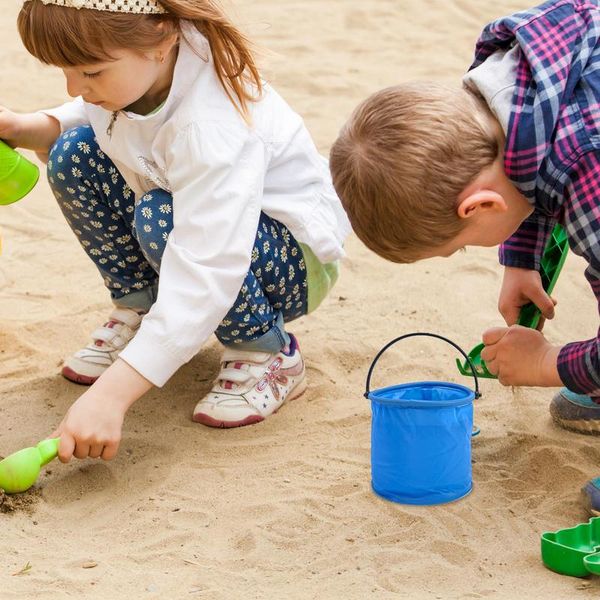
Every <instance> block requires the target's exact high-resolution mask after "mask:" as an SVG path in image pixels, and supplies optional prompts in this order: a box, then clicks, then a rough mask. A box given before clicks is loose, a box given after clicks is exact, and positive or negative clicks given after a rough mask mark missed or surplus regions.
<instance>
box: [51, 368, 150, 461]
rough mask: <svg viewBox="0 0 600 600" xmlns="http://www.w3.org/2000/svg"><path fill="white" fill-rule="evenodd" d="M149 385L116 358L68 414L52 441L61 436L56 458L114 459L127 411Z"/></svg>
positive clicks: (143, 378)
mask: <svg viewBox="0 0 600 600" xmlns="http://www.w3.org/2000/svg"><path fill="white" fill-rule="evenodd" d="M150 388H152V384H151V383H150V382H149V381H148V380H147V379H146V378H145V377H143V376H142V375H140V373H138V372H137V371H136V370H135V369H134V368H133V367H131V366H130V365H129V364H128V363H126V362H125V361H124V360H122V359H120V358H118V359H117V360H116V361H115V362H114V363H113V364H112V365H111V366H110V367H109V368H108V369H106V371H105V372H104V373H103V374H102V375H101V376H100V378H99V379H98V380H97V381H96V383H94V385H92V387H90V389H89V390H88V391H87V392H85V393H84V394H83V395H82V396H80V397H79V399H78V400H76V401H75V403H74V404H73V405H72V406H71V408H70V409H69V410H68V411H67V414H66V415H65V418H64V419H63V420H62V422H61V424H60V425H59V426H58V428H57V429H56V431H55V432H54V433H53V434H52V436H51V437H58V436H60V446H59V448H58V458H59V459H60V460H61V462H69V461H70V460H71V457H72V456H75V457H76V458H87V457H88V456H89V457H90V458H103V459H104V460H110V459H111V458H114V457H115V455H116V454H117V450H118V449H119V443H120V442H121V428H122V426H123V419H124V417H125V413H126V412H127V409H128V408H129V407H130V406H131V405H132V404H133V403H134V402H135V401H136V400H137V399H138V398H140V397H141V396H143V395H144V394H145V393H146V392H147V391H148V390H149V389H150Z"/></svg>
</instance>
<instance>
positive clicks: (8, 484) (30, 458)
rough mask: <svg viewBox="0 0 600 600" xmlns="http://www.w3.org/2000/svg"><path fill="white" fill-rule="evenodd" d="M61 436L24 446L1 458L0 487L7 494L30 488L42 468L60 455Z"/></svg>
mask: <svg viewBox="0 0 600 600" xmlns="http://www.w3.org/2000/svg"><path fill="white" fill-rule="evenodd" d="M59 442H60V438H53V439H50V440H44V441H42V442H40V443H39V444H38V445H37V446H34V447H33V448H24V449H23V450H19V451H18V452H15V453H14V454H11V455H10V456H7V457H6V458H5V459H4V460H0V488H1V489H3V490H4V491H5V492H6V493H7V494H18V493H19V492H24V491H26V490H28V489H29V488H30V487H31V486H32V485H33V484H34V483H35V481H36V479H37V478H38V475H39V474H40V470H41V469H42V467H43V466H44V465H47V464H48V463H49V462H50V461H51V460H54V459H55V458H56V457H57V456H58V443H59Z"/></svg>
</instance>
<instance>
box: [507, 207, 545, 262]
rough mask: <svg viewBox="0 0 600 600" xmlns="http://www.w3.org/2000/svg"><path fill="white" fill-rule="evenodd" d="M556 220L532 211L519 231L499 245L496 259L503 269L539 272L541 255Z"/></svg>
mask: <svg viewBox="0 0 600 600" xmlns="http://www.w3.org/2000/svg"><path fill="white" fill-rule="evenodd" d="M555 225H556V219H552V218H551V217H548V216H546V215H544V214H542V213H540V212H538V211H534V212H533V213H531V215H529V217H527V219H525V220H524V221H523V222H522V223H521V225H520V226H519V229H517V231H515V233H513V234H512V236H511V237H510V238H508V240H506V241H505V242H504V243H503V244H501V245H500V249H499V253H498V257H499V259H500V264H502V265H504V266H505V267H518V268H520V269H531V270H535V271H539V270H540V265H541V259H542V254H543V252H544V247H545V246H546V242H547V241H548V239H549V237H550V234H551V232H552V229H553V228H554V226H555Z"/></svg>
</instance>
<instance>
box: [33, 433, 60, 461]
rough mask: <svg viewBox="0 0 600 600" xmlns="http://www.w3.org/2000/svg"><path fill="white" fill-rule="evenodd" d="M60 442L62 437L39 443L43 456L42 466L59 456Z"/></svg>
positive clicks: (38, 447)
mask: <svg viewBox="0 0 600 600" xmlns="http://www.w3.org/2000/svg"><path fill="white" fill-rule="evenodd" d="M59 444H60V438H51V439H49V440H43V441H41V442H40V443H39V444H38V445H37V449H38V450H39V451H40V456H41V457H42V465H41V466H42V467H43V466H44V465H47V464H48V463H49V462H50V461H51V460H54V459H55V458H56V457H57V456H58V445H59Z"/></svg>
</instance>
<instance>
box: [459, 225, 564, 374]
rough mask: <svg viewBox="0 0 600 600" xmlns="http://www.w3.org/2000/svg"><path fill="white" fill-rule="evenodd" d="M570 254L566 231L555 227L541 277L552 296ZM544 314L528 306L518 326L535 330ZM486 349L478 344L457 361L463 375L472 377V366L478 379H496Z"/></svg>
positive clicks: (530, 305) (544, 286)
mask: <svg viewBox="0 0 600 600" xmlns="http://www.w3.org/2000/svg"><path fill="white" fill-rule="evenodd" d="M568 252H569V241H568V239H567V233H566V231H565V230H564V229H563V228H562V227H561V226H560V225H555V226H554V229H553V230H552V234H551V235H550V239H549V240H548V242H547V244H546V247H545V248H544V253H543V255H542V260H541V265H540V276H541V278H542V287H543V288H544V290H545V291H546V293H547V294H551V293H552V290H553V289H554V285H555V284H556V280H557V279H558V275H559V274H560V271H561V269H562V267H563V265H564V264H565V259H566V258H567V254H568ZM541 316H542V313H541V312H540V309H539V308H538V307H537V306H536V305H535V304H532V303H529V304H526V305H525V306H523V307H522V308H521V312H520V313H519V319H518V321H517V324H518V325H522V326H523V327H530V328H531V329H535V328H536V327H537V326H538V323H539V322H540V318H541ZM484 348H485V345H484V344H478V345H477V346H475V348H473V349H472V350H471V352H469V354H468V355H467V356H468V357H469V360H468V361H466V360H465V361H464V362H462V363H461V362H460V360H458V359H456V366H457V367H458V370H459V371H460V373H461V375H466V376H467V377H471V376H472V375H473V373H472V372H471V365H472V366H473V369H475V373H476V374H477V376H478V377H487V378H488V379H496V375H493V374H492V373H490V372H489V370H488V368H487V366H486V364H485V361H484V360H483V359H482V358H481V351H482V350H483V349H484Z"/></svg>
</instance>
